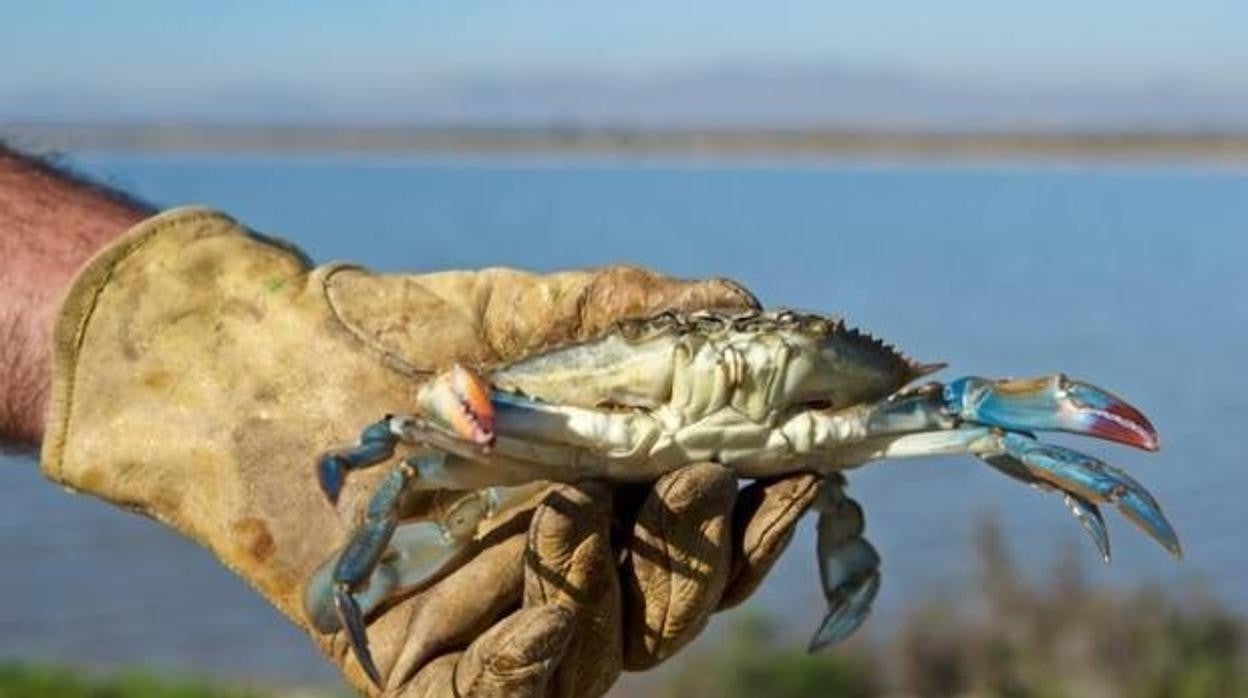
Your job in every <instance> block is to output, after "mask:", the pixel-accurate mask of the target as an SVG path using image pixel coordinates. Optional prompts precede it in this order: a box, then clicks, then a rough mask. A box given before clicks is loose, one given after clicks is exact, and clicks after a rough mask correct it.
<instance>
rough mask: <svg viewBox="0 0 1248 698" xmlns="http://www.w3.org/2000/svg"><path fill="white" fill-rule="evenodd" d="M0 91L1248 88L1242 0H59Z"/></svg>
mask: <svg viewBox="0 0 1248 698" xmlns="http://www.w3.org/2000/svg"><path fill="white" fill-rule="evenodd" d="M0 13H2V14H0V65H2V66H4V67H5V68H4V70H0V112H2V111H3V101H4V100H5V99H6V98H7V99H9V100H25V103H27V104H29V103H31V102H36V103H39V102H40V101H41V100H46V101H48V102H49V103H51V102H57V103H59V104H61V105H62V107H63V108H66V109H68V108H70V107H68V106H64V105H72V104H73V103H74V102H75V100H76V99H81V100H82V101H83V103H84V104H90V103H93V102H92V100H97V101H98V100H101V99H106V98H111V99H115V100H123V99H126V100H135V101H136V102H140V103H141V102H145V101H151V102H153V103H161V100H162V99H163V100H165V101H166V102H168V101H171V100H173V98H172V97H170V95H177V94H182V93H186V92H188V91H191V90H199V91H209V92H211V91H218V92H222V93H234V94H237V93H239V92H240V91H241V92H246V91H248V90H250V91H252V92H257V91H259V92H267V91H272V93H274V94H280V93H282V91H284V90H290V91H292V92H298V93H309V92H312V93H316V94H318V95H321V96H328V97H332V96H334V95H337V94H342V95H347V96H349V95H352V94H358V93H360V92H361V91H367V90H369V89H377V88H383V87H385V86H393V85H395V84H398V83H403V82H407V81H412V80H420V79H463V78H464V77H465V76H482V75H485V76H499V75H503V76H507V75H526V74H532V73H550V72H564V73H566V72H568V71H579V72H584V73H590V74H599V75H602V74H620V73H627V74H634V73H643V74H656V73H658V74H661V73H663V72H665V71H672V70H679V69H694V68H706V67H708V66H709V67H719V68H723V67H727V66H736V67H740V66H745V67H752V66H772V67H774V66H786V65H834V66H848V67H851V68H853V69H855V70H889V71H899V72H904V73H907V74H910V73H913V74H919V75H923V76H936V77H941V78H955V79H960V80H971V81H976V82H979V83H985V84H987V83H1016V82H1019V81H1027V82H1032V83H1080V82H1094V83H1097V82H1106V81H1111V82H1120V83H1133V82H1147V81H1171V82H1180V83H1183V84H1197V85H1201V86H1205V87H1208V88H1211V89H1216V90H1236V91H1243V90H1244V89H1245V87H1246V86H1248V2H1244V0H1186V1H1185V2H1175V1H1174V0H1171V1H1169V2H1155V1H1151V0H1136V1H1134V2H1130V1H1127V0H1046V1H1045V2H1033V3H1001V2H990V1H988V0H945V1H944V2H940V3H908V4H906V5H901V4H898V3H888V2H879V1H876V2H862V1H852V2H840V1H835V0H834V1H829V0H822V1H819V0H799V1H793V2H784V3H781V2H738V1H736V0H731V1H730V0H715V1H711V0H690V1H689V2H683V3H673V2H668V1H664V2H659V1H657V0H631V1H630V2H618V1H616V2H570V1H568V0H498V1H495V2H480V3H468V2H463V1H459V2H450V1H439V0H428V1H424V2H397V1H389V0H378V1H375V2H364V3H330V2H322V3H314V2H295V1H294V0H268V1H262V0H251V1H248V2H242V1H235V0H218V1H216V2H205V3H195V4H191V3H175V2H161V1H158V0H130V1H128V2H102V1H96V2H85V1H84V2H68V1H66V0H17V1H16V2H12V1H11V2H8V3H6V4H5V7H4V9H3V10H0Z"/></svg>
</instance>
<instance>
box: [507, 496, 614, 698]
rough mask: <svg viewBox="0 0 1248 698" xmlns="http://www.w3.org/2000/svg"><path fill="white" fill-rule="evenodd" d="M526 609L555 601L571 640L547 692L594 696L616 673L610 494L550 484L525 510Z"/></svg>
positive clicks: (572, 695)
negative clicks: (528, 520) (528, 518)
mask: <svg viewBox="0 0 1248 698" xmlns="http://www.w3.org/2000/svg"><path fill="white" fill-rule="evenodd" d="M524 604H525V606H526V607H542V606H546V605H552V604H553V605H556V606H559V607H561V608H564V609H566V610H567V611H569V613H570V617H571V618H572V632H573V635H574V638H575V640H574V642H573V644H572V646H571V647H570V648H569V649H568V652H567V654H566V655H565V656H564V659H563V661H562V662H561V663H560V666H559V667H558V669H557V670H556V671H555V673H554V675H553V676H552V681H551V684H550V686H549V689H548V691H549V693H548V694H549V695H552V696H566V697H569V698H573V697H579V696H598V695H602V694H604V693H606V692H607V689H609V688H610V687H611V684H613V683H615V680H616V678H617V677H618V676H619V674H620V671H621V670H622V659H623V648H622V645H621V640H622V638H621V631H620V623H621V619H620V583H619V576H618V573H617V570H616V561H615V557H614V553H613V550H612V547H611V491H610V489H609V488H607V487H606V486H605V485H603V484H601V483H583V484H581V485H579V486H576V487H573V486H569V485H564V486H557V487H555V488H553V489H552V490H551V492H550V493H549V494H547V496H546V498H545V499H544V500H543V501H542V503H541V504H540V505H539V506H538V507H537V509H536V510H535V511H534V513H533V522H532V524H530V526H529V545H528V549H527V550H526V559H525V583H524Z"/></svg>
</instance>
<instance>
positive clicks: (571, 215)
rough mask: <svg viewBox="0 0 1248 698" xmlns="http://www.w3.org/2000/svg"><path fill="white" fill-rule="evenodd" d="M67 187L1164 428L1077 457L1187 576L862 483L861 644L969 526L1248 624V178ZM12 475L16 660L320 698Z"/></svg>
mask: <svg viewBox="0 0 1248 698" xmlns="http://www.w3.org/2000/svg"><path fill="white" fill-rule="evenodd" d="M79 162H80V163H81V164H82V165H83V166H84V168H85V169H86V170H88V171H89V172H92V173H94V174H97V175H101V176H104V177H106V178H108V179H110V180H111V181H113V182H115V183H117V184H120V185H122V186H124V187H126V188H128V189H131V190H133V191H136V192H138V193H139V194H141V195H142V196H145V197H147V198H149V199H151V200H154V201H156V202H159V203H160V204H162V205H176V204H184V203H205V204H211V205H214V206H216V207H219V208H221V209H224V210H226V211H229V212H231V213H232V214H233V215H235V216H237V217H239V218H241V219H242V220H243V221H245V222H247V223H249V224H250V225H251V226H252V227H255V228H257V229H259V230H261V231H265V232H269V233H274V234H278V235H281V236H285V237H288V238H290V239H292V240H294V241H296V242H297V243H299V244H300V245H302V246H303V247H304V248H305V249H306V250H307V251H308V252H310V253H311V254H312V256H313V257H314V258H316V259H318V260H327V259H331V258H345V259H352V260H358V261H361V262H364V263H366V264H369V265H372V266H374V267H376V268H378V269H383V270H400V269H415V270H431V269H441V268H446V267H478V266H484V265H496V264H505V265H513V266H518V267H525V268H530V269H538V270H553V269H560V268H564V267H575V266H584V265H594V264H603V263H608V262H623V261H627V262H636V263H640V264H645V265H649V266H653V267H656V268H658V269H662V270H666V271H667V272H669V273H672V274H676V275H681V276H699V275H727V276H732V277H735V278H737V279H739V280H741V281H742V282H744V283H745V284H746V285H748V286H749V287H750V288H752V289H754V290H755V292H756V293H758V295H759V296H760V298H762V299H763V300H764V302H765V303H767V304H770V305H789V306H797V307H803V308H812V309H822V310H827V311H835V312H840V313H844V314H847V315H848V316H849V317H850V318H851V319H852V320H853V321H854V322H855V323H857V324H859V325H862V326H864V327H867V328H870V329H871V330H873V331H875V332H877V333H879V334H882V335H884V336H886V337H888V338H889V339H891V340H894V341H896V342H898V343H900V344H901V345H902V346H903V347H904V348H905V349H906V350H907V351H909V352H910V353H911V354H913V355H914V356H916V357H917V358H920V359H923V360H933V361H934V360H945V361H949V362H950V363H951V365H952V368H951V369H949V370H948V371H947V372H946V374H945V375H946V377H948V376H954V375H959V374H960V373H962V372H967V373H979V374H984V375H1011V374H1012V375H1031V374H1040V373H1047V372H1052V371H1054V370H1059V369H1060V370H1065V371H1067V372H1069V373H1072V374H1075V375H1078V376H1081V377H1086V378H1089V379H1092V380H1094V381H1095V382H1097V383H1100V384H1102V385H1105V386H1108V387H1111V388H1112V389H1114V390H1115V391H1117V392H1119V393H1121V394H1123V395H1125V396H1127V397H1128V398H1129V399H1130V400H1131V401H1132V402H1134V403H1135V404H1136V405H1138V406H1140V407H1141V408H1142V409H1144V410H1145V411H1146V412H1147V413H1148V414H1149V415H1150V416H1151V417H1152V418H1153V421H1154V422H1155V423H1156V424H1157V425H1158V428H1159V429H1160V431H1161V433H1162V439H1163V443H1164V448H1163V451H1162V452H1161V453H1160V454H1158V455H1156V456H1150V455H1147V454H1142V453H1139V452H1133V451H1127V450H1125V449H1117V448H1113V447H1105V446H1102V445H1101V444H1095V443H1087V442H1084V443H1083V444H1082V446H1083V447H1085V448H1086V449H1087V450H1089V451H1090V452H1092V453H1095V454H1098V455H1102V456H1104V457H1106V458H1107V459H1110V460H1112V461H1113V462H1114V463H1116V464H1118V465H1121V466H1123V467H1125V468H1127V469H1129V470H1130V471H1131V472H1132V473H1133V474H1134V475H1135V476H1136V477H1137V478H1138V479H1139V480H1141V481H1142V482H1144V483H1145V484H1146V485H1148V486H1149V487H1150V488H1151V489H1152V491H1153V492H1154V493H1155V494H1156V495H1157V496H1158V497H1159V499H1160V500H1161V501H1162V503H1163V504H1164V506H1165V508H1166V511H1167V513H1168V514H1169V515H1170V518H1171V519H1172V521H1173V522H1174V523H1175V525H1176V527H1177V528H1178V529H1179V532H1180V534H1181V536H1182V538H1183V542H1184V545H1185V547H1186V550H1187V557H1186V559H1185V560H1184V562H1183V563H1182V564H1174V563H1173V562H1172V561H1171V560H1170V559H1169V558H1168V557H1167V556H1166V555H1165V554H1164V553H1163V552H1162V551H1161V550H1160V549H1159V548H1157V547H1155V546H1154V545H1152V544H1151V543H1150V542H1149V541H1147V540H1146V539H1144V538H1143V537H1142V535H1140V534H1138V533H1137V532H1136V530H1135V529H1134V528H1133V527H1130V526H1129V524H1127V523H1126V522H1125V521H1124V520H1123V519H1122V518H1121V517H1119V516H1117V515H1116V514H1115V513H1112V512H1107V517H1109V518H1111V519H1112V520H1111V521H1110V524H1109V525H1110V527H1111V535H1112V537H1113V543H1114V557H1115V559H1114V565H1113V566H1112V567H1111V568H1104V567H1102V566H1100V565H1099V564H1096V563H1095V556H1094V554H1093V552H1092V550H1091V548H1090V546H1089V545H1088V544H1087V543H1086V542H1085V541H1084V540H1083V539H1082V533H1081V532H1080V531H1079V530H1078V528H1077V526H1076V525H1075V524H1074V523H1073V521H1072V520H1071V519H1070V517H1069V516H1068V515H1067V514H1066V513H1065V511H1064V509H1063V507H1062V505H1061V503H1060V501H1059V500H1058V499H1057V498H1056V497H1053V496H1044V495H1041V494H1038V493H1036V492H1033V491H1031V490H1029V489H1027V488H1024V487H1021V486H1019V485H1017V484H1015V483H1013V482H1010V481H1007V480H1006V479H1005V478H1003V477H1002V476H1000V475H999V474H997V473H995V472H993V471H991V470H989V469H988V468H986V467H984V466H982V465H979V464H978V463H977V462H975V461H973V460H971V459H969V458H957V459H952V458H951V459H938V460H930V461H911V462H904V463H892V464H885V465H878V466H875V467H871V468H867V469H865V470H863V471H861V472H859V473H856V474H855V475H854V477H853V478H852V483H853V494H854V496H855V497H856V498H858V499H859V500H860V501H861V502H863V504H864V505H865V507H866V509H867V515H868V517H869V519H868V533H869V535H870V537H871V538H872V539H873V540H874V541H875V543H876V545H877V547H878V548H879V549H880V551H881V553H882V554H883V555H884V558H885V565H886V578H885V580H886V581H885V587H884V590H883V591H882V594H881V601H880V613H879V614H878V617H877V618H876V619H875V623H874V624H870V627H871V628H872V630H871V631H872V632H885V631H886V628H887V626H888V623H889V619H890V617H893V616H895V615H896V612H897V610H898V608H900V607H902V606H904V605H905V603H906V602H907V600H908V599H910V598H912V597H914V596H915V595H919V594H924V593H932V592H936V593H944V594H949V595H952V596H955V597H956V596H961V597H963V598H966V597H969V596H971V595H973V593H974V589H973V588H970V587H968V586H967V582H968V579H969V574H970V572H971V570H970V569H969V563H970V560H971V558H970V557H969V555H968V550H969V541H970V537H971V534H972V531H973V524H974V522H975V520H976V518H977V517H979V516H982V515H985V514H987V513H991V512H997V513H998V514H999V515H1000V517H1001V520H1002V524H1003V528H1004V530H1005V532H1006V534H1007V537H1008V539H1009V540H1010V541H1011V542H1012V543H1013V545H1014V549H1015V551H1016V552H1017V554H1018V557H1019V558H1020V559H1021V561H1022V562H1023V564H1025V565H1026V566H1027V568H1028V569H1029V570H1031V571H1032V573H1033V574H1034V575H1040V574H1043V572H1044V570H1045V569H1046V566H1047V564H1048V562H1049V561H1051V559H1052V558H1053V556H1054V555H1055V554H1056V553H1057V552H1058V551H1060V550H1061V549H1062V548H1063V546H1066V545H1078V546H1080V550H1081V552H1082V553H1083V554H1084V558H1085V559H1086V560H1087V562H1088V572H1089V575H1090V576H1091V578H1092V579H1093V580H1094V581H1096V582H1098V583H1104V584H1113V585H1124V584H1130V583H1135V582H1143V583H1152V584H1158V585H1167V586H1172V587H1177V588H1186V587H1193V586H1198V585H1200V586H1204V587H1205V588H1208V589H1211V590H1212V591H1213V592H1214V593H1216V594H1217V595H1218V596H1220V597H1222V598H1224V599H1226V600H1228V601H1229V602H1230V603H1232V604H1233V605H1234V606H1235V607H1236V608H1239V609H1240V610H1248V584H1245V581H1246V580H1248V543H1245V541H1244V537H1243V536H1244V531H1245V525H1246V524H1248V516H1245V514H1244V513H1243V512H1244V510H1245V507H1244V502H1243V501H1242V499H1241V498H1243V497H1244V496H1246V495H1248V469H1246V468H1245V463H1244V460H1245V459H1244V457H1243V456H1242V455H1241V453H1242V436H1243V434H1244V433H1245V428H1246V425H1248V372H1246V371H1245V370H1244V366H1245V357H1248V303H1245V300H1248V274H1246V273H1245V271H1244V268H1245V263H1246V262H1248V175H1245V174H1244V173H1242V172H1239V173H1236V172H1230V171H1223V172H1214V171H1210V172H1204V171H1196V170H1193V171H1176V170H1156V171H1153V170H1111V169H1100V170H1077V169H1060V168H1030V169H1029V168H1024V167H1020V168H980V169H977V168H956V169H955V168H948V169H946V168H920V169H908V168H904V167H889V168H879V167H858V166H828V167H801V168H784V167H774V168H773V167H762V166H758V167H731V166H723V167H721V166H667V165H657V164H645V163H632V164H619V163H615V164H605V163H604V164H592V163H591V164H585V163H581V164H564V165H554V164H550V165H538V164H531V163H530V164H525V163H519V162H517V163H498V162H442V161H418V162H412V161H405V162H398V161H394V162H391V161H386V162H380V161H364V160H349V159H343V160H296V161H291V160H217V159H185V160H173V159H140V158H135V157H120V156H104V155H94V156H89V157H83V158H81V159H80V160H79ZM3 465H4V467H2V468H0V488H3V491H4V492H5V502H6V504H5V506H4V507H2V508H0V552H2V553H3V555H4V557H5V559H6V560H7V563H6V569H7V570H8V574H6V575H4V576H3V577H0V599H2V601H0V609H2V610H0V658H4V657H41V658H56V659H62V660H78V661H87V662H96V663H104V664H109V663H147V664H153V665H159V666H178V667H182V668H189V669H193V670H195V671H199V672H221V673H224V672H241V673H242V674H243V675H248V676H255V677H268V678H279V679H285V680H297V681H316V680H320V679H325V678H329V677H332V676H333V674H332V673H331V672H329V671H328V670H327V669H326V668H325V667H324V666H323V665H322V663H321V662H320V660H319V658H318V657H317V656H316V655H315V654H314V653H313V651H312V650H311V649H310V646H309V645H308V643H307V642H306V640H305V639H304V638H303V637H302V635H301V634H300V633H298V632H296V631H294V630H292V629H290V628H288V627H287V626H286V624H285V622H284V621H283V620H281V619H280V618H279V617H278V615H277V613H276V612H275V611H272V610H270V609H269V608H268V607H267V606H266V605H265V604H263V603H262V602H260V601H258V600H257V599H255V598H253V596H252V595H251V592H250V591H248V590H247V589H246V587H244V586H243V585H242V584H240V583H239V582H237V580H235V579H234V578H233V577H232V576H231V575H230V574H229V573H228V572H226V571H225V570H224V569H222V568H219V567H218V566H217V565H216V564H215V563H214V562H212V560H211V559H209V557H208V556H207V554H206V553H205V552H203V551H201V550H200V549H198V548H196V547H194V546H192V545H190V544H188V543H184V542H182V541H180V540H178V539H176V538H174V537H173V536H172V535H170V534H166V533H165V532H164V531H163V530H160V529H159V528H158V527H157V526H156V525H155V524H152V523H149V522H147V521H146V520H142V519H139V518H137V517H133V516H130V515H127V514H124V513H121V512H119V511H114V510H112V509H110V508H108V507H106V506H105V505H103V504H100V503H97V502H95V501H92V500H88V499H85V498H75V497H69V496H66V495H64V494H62V493H61V492H60V491H58V490H57V489H56V488H54V487H52V486H50V485H48V484H46V483H44V482H42V481H41V480H40V479H39V478H38V476H37V473H35V471H34V468H33V465H32V464H31V463H28V462H27V463H24V462H19V461H12V462H6V463H4V464H3ZM809 528H810V526H809V522H807V525H806V527H804V529H803V531H802V534H801V536H799V538H798V539H797V540H796V541H795V543H794V545H793V546H792V547H791V548H790V550H789V552H788V553H787V555H786V557H785V558H784V559H783V561H782V563H781V564H780V565H779V567H778V569H777V570H776V573H775V574H774V576H773V578H772V579H771V580H769V583H768V584H766V585H765V586H764V588H763V590H762V591H761V592H760V593H759V595H758V597H757V601H756V603H758V604H759V605H760V606H761V607H763V608H766V609H768V610H769V611H771V612H774V613H777V614H779V615H781V616H782V617H784V618H787V619H790V620H792V622H793V625H794V627H795V628H797V629H800V631H801V632H802V633H806V632H807V631H808V630H809V629H810V628H807V627H806V626H807V625H809V624H810V622H812V619H813V618H814V616H815V615H817V613H816V611H821V609H822V601H821V600H820V596H819V592H818V589H817V583H816V577H815V568H814V565H813V552H812V550H813V541H812V538H813V536H812V535H811V531H810V530H809Z"/></svg>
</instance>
